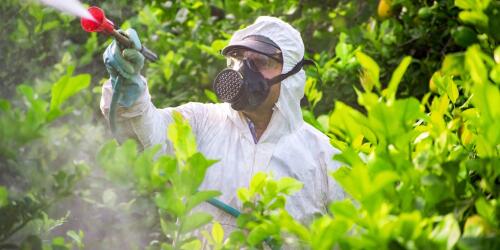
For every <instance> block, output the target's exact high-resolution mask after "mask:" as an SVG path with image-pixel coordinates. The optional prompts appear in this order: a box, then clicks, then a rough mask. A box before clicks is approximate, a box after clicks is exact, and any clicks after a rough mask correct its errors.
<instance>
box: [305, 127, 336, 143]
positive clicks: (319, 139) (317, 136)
mask: <svg viewBox="0 0 500 250" xmlns="http://www.w3.org/2000/svg"><path fill="white" fill-rule="evenodd" d="M302 133H304V135H305V136H306V137H307V138H314V141H315V142H316V143H319V144H322V145H328V146H331V145H330V139H329V138H328V136H326V135H325V134H324V133H323V132H321V131H319V130H318V129H317V128H315V127H313V126H311V124H309V123H307V122H304V125H303V126H302Z"/></svg>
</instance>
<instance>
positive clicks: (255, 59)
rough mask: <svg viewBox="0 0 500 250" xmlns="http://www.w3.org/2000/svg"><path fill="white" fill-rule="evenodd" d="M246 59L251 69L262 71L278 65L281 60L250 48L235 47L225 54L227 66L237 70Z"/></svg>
mask: <svg viewBox="0 0 500 250" xmlns="http://www.w3.org/2000/svg"><path fill="white" fill-rule="evenodd" d="M245 60H247V61H248V62H250V63H249V66H250V68H251V69H252V70H254V71H256V72H257V71H258V72H262V71H264V70H267V69H274V68H277V67H280V65H281V60H280V59H278V58H276V57H274V56H267V55H263V54H260V53H257V52H254V51H251V50H244V49H236V50H233V51H230V52H229V53H227V54H226V62H227V67H228V68H230V69H232V70H236V71H238V70H239V69H240V68H241V66H243V62H244V61H245Z"/></svg>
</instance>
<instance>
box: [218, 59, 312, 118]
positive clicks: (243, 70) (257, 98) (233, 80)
mask: <svg viewBox="0 0 500 250" xmlns="http://www.w3.org/2000/svg"><path fill="white" fill-rule="evenodd" d="M305 64H309V60H304V59H302V60H301V61H300V62H299V63H297V64H296V65H295V66H294V67H293V69H292V70H290V71H289V72H287V73H285V74H281V75H278V76H276V77H273V78H271V79H266V78H265V77H264V76H263V75H262V74H261V73H260V72H259V70H258V69H257V67H256V65H255V64H254V63H253V61H252V60H249V59H244V60H243V61H242V65H241V67H240V68H239V69H238V70H234V69H231V68H227V69H224V70H223V71H221V72H220V73H219V74H218V75H217V77H215V80H214V83H213V88H214V91H215V94H216V95H217V97H218V98H219V100H221V101H222V102H227V103H230V104H231V107H232V108H233V109H234V110H238V111H239V110H243V109H245V110H254V109H255V108H257V107H258V106H259V105H261V104H262V103H263V102H264V100H265V99H266V98H267V96H268V95H269V90H270V89H271V86H272V85H274V84H276V83H279V82H281V81H283V80H284V79H286V78H287V77H289V76H291V75H293V74H295V73H297V72H299V71H300V70H301V69H302V67H303V66H304V65H305Z"/></svg>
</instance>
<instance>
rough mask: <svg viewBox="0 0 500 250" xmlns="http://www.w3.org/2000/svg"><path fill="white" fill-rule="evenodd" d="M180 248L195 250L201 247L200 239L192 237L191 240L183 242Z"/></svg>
mask: <svg viewBox="0 0 500 250" xmlns="http://www.w3.org/2000/svg"><path fill="white" fill-rule="evenodd" d="M181 249H182V250H197V249H201V241H200V240H198V239H193V240H191V241H188V242H185V243H183V244H182V246H181Z"/></svg>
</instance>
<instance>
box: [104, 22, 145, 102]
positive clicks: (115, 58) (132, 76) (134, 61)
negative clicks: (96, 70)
mask: <svg viewBox="0 0 500 250" xmlns="http://www.w3.org/2000/svg"><path fill="white" fill-rule="evenodd" d="M119 32H120V33H122V34H124V35H126V36H127V37H128V38H129V39H130V40H131V41H132V43H133V45H134V48H123V49H122V45H120V44H119V43H118V42H117V41H116V40H113V42H112V43H111V44H110V45H109V46H108V47H107V48H106V51H105V52H104V55H103V59H104V64H105V65H106V69H107V70H108V73H109V75H110V77H111V84H112V86H113V91H116V90H117V91H118V92H119V95H118V100H117V101H118V104H120V105H121V106H124V107H130V106H132V104H133V103H134V102H135V101H136V100H137V99H138V98H139V97H140V96H141V94H142V93H143V92H144V89H145V87H146V82H145V80H144V79H143V78H142V77H141V76H140V71H141V69H142V67H143V66H144V56H143V55H142V54H141V52H139V50H140V49H141V47H142V46H141V41H140V40H139V36H138V35H137V32H136V31H135V30H134V29H127V30H126V31H125V32H123V31H119ZM117 83H119V88H118V89H117V88H116V86H117Z"/></svg>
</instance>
